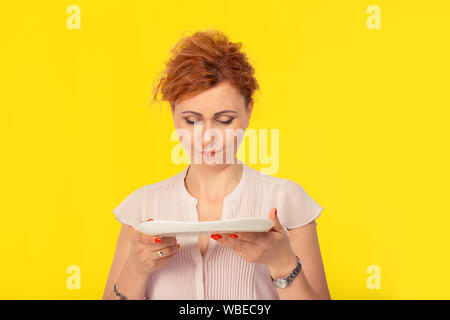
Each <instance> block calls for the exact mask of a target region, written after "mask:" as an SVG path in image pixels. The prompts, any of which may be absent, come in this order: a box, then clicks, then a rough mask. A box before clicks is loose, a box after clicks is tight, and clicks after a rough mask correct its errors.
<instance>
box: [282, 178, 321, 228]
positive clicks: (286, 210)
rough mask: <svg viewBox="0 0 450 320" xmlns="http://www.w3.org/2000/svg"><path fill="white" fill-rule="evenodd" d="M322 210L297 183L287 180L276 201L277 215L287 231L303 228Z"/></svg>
mask: <svg viewBox="0 0 450 320" xmlns="http://www.w3.org/2000/svg"><path fill="white" fill-rule="evenodd" d="M322 210H323V208H322V207H321V206H320V205H319V204H318V203H317V202H315V201H314V200H313V199H312V198H311V197H310V196H309V195H308V193H307V192H306V191H305V189H304V188H303V187H302V186H301V185H299V184H298V183H296V182H294V181H292V180H287V182H286V183H285V184H284V185H283V189H282V191H281V193H280V198H279V201H278V207H277V214H278V217H279V219H280V222H281V224H282V225H283V226H284V227H285V228H287V229H293V228H298V227H301V226H304V225H306V224H308V223H310V222H311V221H313V220H314V219H316V218H318V217H319V216H320V215H321V212H322Z"/></svg>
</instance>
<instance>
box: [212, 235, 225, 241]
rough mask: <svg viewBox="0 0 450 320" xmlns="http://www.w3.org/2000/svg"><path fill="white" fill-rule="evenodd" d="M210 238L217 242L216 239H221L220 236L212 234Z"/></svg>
mask: <svg viewBox="0 0 450 320" xmlns="http://www.w3.org/2000/svg"><path fill="white" fill-rule="evenodd" d="M211 238H213V239H214V240H217V239H221V238H222V236H221V235H220V234H212V235H211Z"/></svg>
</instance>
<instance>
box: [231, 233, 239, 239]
mask: <svg viewBox="0 0 450 320" xmlns="http://www.w3.org/2000/svg"><path fill="white" fill-rule="evenodd" d="M230 237H232V238H234V239H236V238H237V237H238V236H237V234H234V233H232V234H230Z"/></svg>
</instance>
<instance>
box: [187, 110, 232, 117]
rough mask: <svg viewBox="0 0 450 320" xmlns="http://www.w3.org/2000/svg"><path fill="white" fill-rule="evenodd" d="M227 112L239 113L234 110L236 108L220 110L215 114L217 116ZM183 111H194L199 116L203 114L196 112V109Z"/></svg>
mask: <svg viewBox="0 0 450 320" xmlns="http://www.w3.org/2000/svg"><path fill="white" fill-rule="evenodd" d="M227 112H233V113H237V112H236V111H234V110H222V111H219V112H216V113H214V115H215V116H217V115H219V114H222V113H227ZM183 113H193V114H196V115H198V116H201V115H202V114H201V113H198V112H195V111H191V110H188V111H183V112H182V113H181V114H183Z"/></svg>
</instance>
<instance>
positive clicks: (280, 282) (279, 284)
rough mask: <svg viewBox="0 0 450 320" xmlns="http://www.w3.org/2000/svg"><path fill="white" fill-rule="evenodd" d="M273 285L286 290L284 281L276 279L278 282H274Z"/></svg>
mask: <svg viewBox="0 0 450 320" xmlns="http://www.w3.org/2000/svg"><path fill="white" fill-rule="evenodd" d="M275 285H276V286H277V287H278V288H286V287H287V285H288V283H287V280H286V279H278V280H276V281H275Z"/></svg>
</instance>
